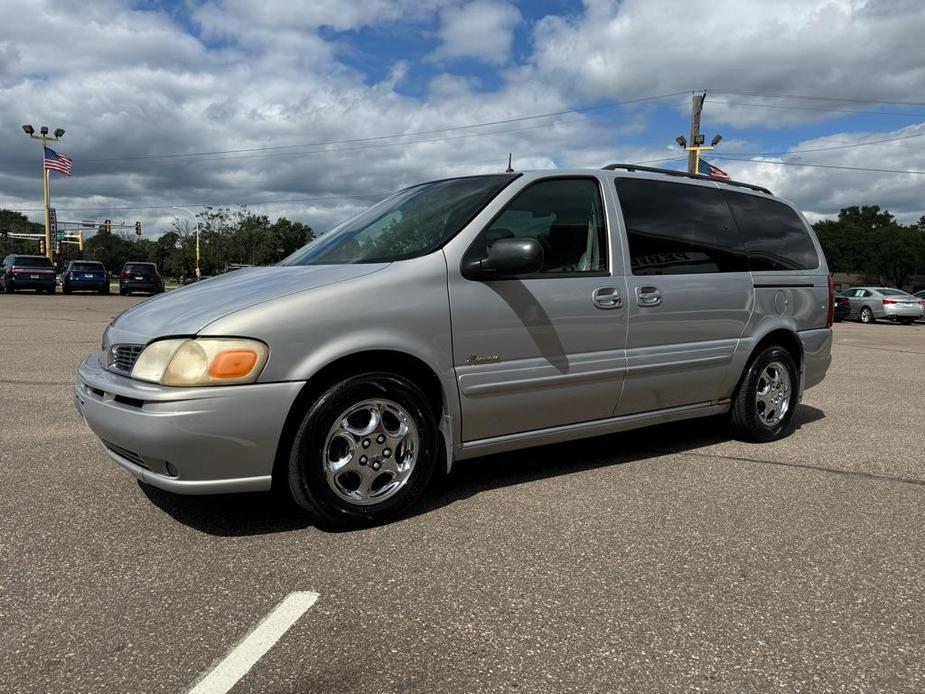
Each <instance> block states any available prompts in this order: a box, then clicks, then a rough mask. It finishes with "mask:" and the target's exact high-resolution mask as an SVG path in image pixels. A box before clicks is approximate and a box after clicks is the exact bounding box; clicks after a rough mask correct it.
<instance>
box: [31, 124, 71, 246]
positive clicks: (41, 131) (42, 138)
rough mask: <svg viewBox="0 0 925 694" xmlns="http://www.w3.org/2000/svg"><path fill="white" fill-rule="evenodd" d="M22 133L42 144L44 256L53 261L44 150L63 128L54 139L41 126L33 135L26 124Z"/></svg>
mask: <svg viewBox="0 0 925 694" xmlns="http://www.w3.org/2000/svg"><path fill="white" fill-rule="evenodd" d="M22 129H23V132H24V133H26V135H28V136H29V139H30V140H39V141H40V142H41V143H42V188H43V189H44V192H45V256H46V257H47V258H48V259H49V260H54V250H53V247H52V245H51V188H50V186H49V185H48V169H46V168H45V148H46V147H48V142H49V141H51V142H57V141H58V140H60V139H61V136H62V135H64V129H63V128H56V129H55V133H54V137H49V136H48V126H45V125H43V126H42V127H41V128H40V129H39V134H38V135H36V134H35V128H33V127H32V126H31V125H29V124H28V123H27V124H26V125H24V126H22Z"/></svg>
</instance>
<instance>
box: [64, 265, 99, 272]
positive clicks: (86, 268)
mask: <svg viewBox="0 0 925 694" xmlns="http://www.w3.org/2000/svg"><path fill="white" fill-rule="evenodd" d="M71 271H72V272H102V271H103V264H102V263H71Z"/></svg>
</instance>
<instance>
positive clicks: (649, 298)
mask: <svg viewBox="0 0 925 694" xmlns="http://www.w3.org/2000/svg"><path fill="white" fill-rule="evenodd" d="M636 302H637V303H638V304H639V305H640V306H658V305H659V304H660V303H662V293H661V292H660V291H659V290H658V287H636Z"/></svg>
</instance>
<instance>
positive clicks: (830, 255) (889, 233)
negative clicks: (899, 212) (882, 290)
mask: <svg viewBox="0 0 925 694" xmlns="http://www.w3.org/2000/svg"><path fill="white" fill-rule="evenodd" d="M813 228H814V229H815V230H816V235H817V236H818V237H819V243H820V244H822V249H823V250H824V251H825V257H826V260H828V263H829V270H830V271H832V272H851V273H858V274H863V275H864V276H865V282H871V283H875V284H881V283H883V284H888V285H890V286H893V287H903V286H906V284H907V283H908V282H909V280H910V279H911V276H912V275H925V216H923V217H921V218H920V219H919V221H918V222H916V223H914V224H909V225H903V224H900V223H898V222H897V221H896V218H895V217H894V216H893V215H892V214H890V213H889V212H888V211H886V210H881V209H880V207H879V206H877V205H864V206H863V207H846V208H844V209H843V210H841V211H840V212H839V213H838V217H837V218H836V219H824V220H822V221H819V222H816V223H815V224H814V225H813Z"/></svg>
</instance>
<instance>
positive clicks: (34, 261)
mask: <svg viewBox="0 0 925 694" xmlns="http://www.w3.org/2000/svg"><path fill="white" fill-rule="evenodd" d="M13 264H14V265H16V266H17V267H54V266H53V265H52V264H51V261H50V260H49V259H48V258H40V257H31V256H28V255H20V256H17V257H16V258H14V259H13Z"/></svg>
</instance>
